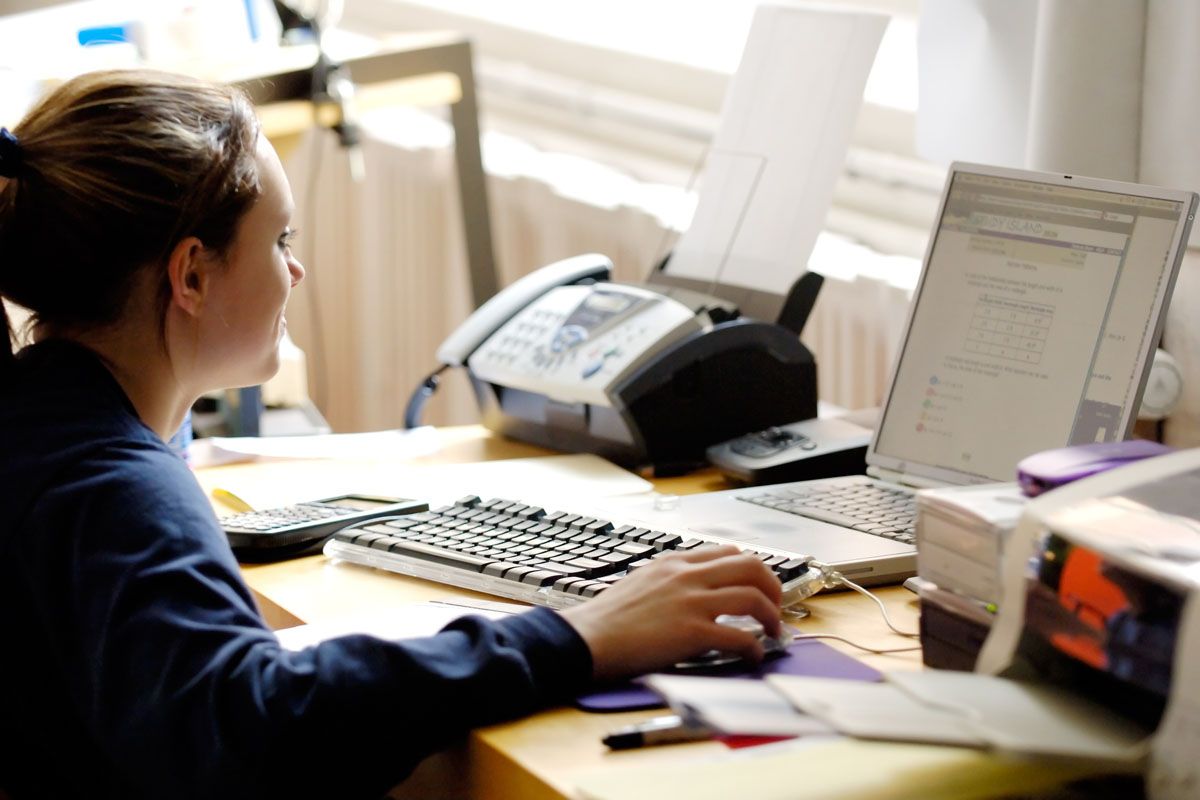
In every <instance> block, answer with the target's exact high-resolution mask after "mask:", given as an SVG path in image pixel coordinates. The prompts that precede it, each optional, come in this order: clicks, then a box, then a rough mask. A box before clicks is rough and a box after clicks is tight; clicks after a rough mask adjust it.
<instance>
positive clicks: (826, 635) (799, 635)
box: [792, 633, 921, 655]
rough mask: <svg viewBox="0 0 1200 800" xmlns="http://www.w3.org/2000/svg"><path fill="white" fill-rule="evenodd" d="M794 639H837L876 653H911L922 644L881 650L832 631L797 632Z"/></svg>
mask: <svg viewBox="0 0 1200 800" xmlns="http://www.w3.org/2000/svg"><path fill="white" fill-rule="evenodd" d="M792 639H836V640H837V641H839V642H842V643H843V644H848V645H850V646H851V647H857V648H858V649H859V650H865V651H867V652H868V653H875V654H876V655H888V654H890V653H911V652H913V651H915V650H920V649H921V648H920V646H917V647H891V648H885V649H882V650H879V649H877V648H874V647H867V646H866V645H862V644H858V643H857V642H852V641H850V640H849V639H847V638H846V637H844V636H838V635H836V634H832V633H797V634H793V635H792Z"/></svg>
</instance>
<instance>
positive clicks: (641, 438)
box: [408, 255, 821, 474]
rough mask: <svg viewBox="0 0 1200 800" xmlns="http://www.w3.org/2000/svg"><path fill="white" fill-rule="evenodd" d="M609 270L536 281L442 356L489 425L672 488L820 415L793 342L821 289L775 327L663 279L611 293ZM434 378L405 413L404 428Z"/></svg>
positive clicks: (602, 261) (808, 285)
mask: <svg viewBox="0 0 1200 800" xmlns="http://www.w3.org/2000/svg"><path fill="white" fill-rule="evenodd" d="M611 269H612V264H611V262H610V261H609V260H608V259H607V258H605V257H604V256H600V255H583V256H576V257H574V258H570V259H566V260H565V261H561V262H557V263H555V264H551V265H549V266H547V267H544V268H542V269H541V270H539V271H537V272H534V273H532V274H530V275H528V276H526V277H524V278H522V279H521V280H519V281H517V282H516V283H514V284H513V285H512V286H510V287H508V288H507V289H505V290H504V291H502V292H501V293H500V294H498V295H496V297H494V298H492V299H491V300H489V301H488V302H487V303H485V304H484V305H483V306H481V307H480V308H479V310H478V311H476V312H475V314H474V315H472V316H471V317H470V318H469V319H468V320H467V321H466V322H465V323H464V324H463V326H462V327H460V328H459V329H458V330H457V331H455V332H454V333H453V334H452V335H451V336H450V337H449V338H448V339H447V340H446V342H445V343H443V345H442V347H441V348H440V349H439V351H438V358H439V361H441V362H442V363H443V364H444V365H448V366H466V367H467V369H468V371H469V374H470V378H471V383H472V386H473V387H474V390H475V394H476V397H477V398H478V401H479V406H480V409H481V412H482V415H483V422H484V424H485V425H487V426H488V427H489V428H491V429H493V430H495V431H498V432H500V433H503V434H505V435H506V436H511V437H513V438H516V439H521V440H524V441H529V442H534V443H536V444H541V445H545V446H547V447H551V448H555V449H559V450H568V451H583V452H592V453H597V454H599V455H602V456H605V457H607V458H609V459H611V460H613V461H616V462H618V463H621V464H625V465H628V466H642V465H649V466H652V467H653V468H654V469H655V471H656V472H657V473H658V474H670V473H673V472H681V471H685V470H687V469H691V468H694V467H696V466H698V465H700V464H703V463H704V452H705V448H706V447H707V446H708V445H711V444H713V443H715V442H720V441H723V440H725V439H728V438H730V437H732V436H737V435H739V434H743V433H746V432H748V431H751V430H757V429H760V428H764V427H767V426H770V425H777V424H783V423H788V422H792V421H795V420H797V419H805V418H809V417H813V416H815V415H816V410H817V408H816V405H817V371H816V364H815V362H814V360H813V357H812V354H811V353H810V352H809V351H808V349H807V348H806V347H805V346H804V345H803V344H802V343H801V342H800V340H799V332H800V328H801V327H802V326H803V322H804V319H805V318H806V317H807V315H808V311H809V310H810V309H811V307H812V304H813V302H814V301H815V298H816V293H817V290H818V288H819V286H820V281H821V278H820V276H819V275H816V274H815V273H809V274H807V275H805V276H804V277H802V278H801V279H800V281H798V282H797V284H796V286H795V288H794V289H793V291H792V293H791V295H790V296H789V297H788V298H787V300H786V301H785V302H783V312H782V313H781V315H780V319H781V322H779V323H775V322H763V321H761V320H758V319H754V318H751V317H747V316H743V315H742V314H741V313H740V312H739V308H738V306H739V303H736V302H733V301H731V300H728V299H723V298H721V297H718V296H717V295H716V294H715V293H708V292H704V291H698V290H697V289H696V287H691V286H687V285H685V283H684V282H682V281H679V280H672V279H670V278H668V277H667V276H665V275H663V273H662V270H661V268H660V269H659V270H658V271H657V272H656V273H655V276H654V277H652V278H651V280H650V281H649V282H648V283H646V284H645V285H631V284H623V283H613V282H609V281H608V278H609V275H610V273H611ZM749 299H750V301H751V302H752V303H753V302H759V301H761V300H762V298H761V297H754V298H749ZM776 307H778V306H776ZM435 376H436V373H435ZM435 376H431V378H430V379H428V380H427V381H426V382H425V384H423V385H422V387H419V389H418V394H417V395H416V396H415V398H416V400H417V402H415V403H410V409H409V414H408V423H409V424H410V425H413V424H416V422H417V417H418V416H419V410H420V398H421V397H422V396H424V395H427V394H429V393H431V392H432V390H433V388H434V386H436V377H435Z"/></svg>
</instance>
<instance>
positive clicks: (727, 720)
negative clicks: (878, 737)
mask: <svg viewBox="0 0 1200 800" xmlns="http://www.w3.org/2000/svg"><path fill="white" fill-rule="evenodd" d="M646 685H648V686H649V687H650V688H651V689H653V690H654V691H655V692H657V693H658V694H659V695H661V696H662V698H663V699H664V700H666V701H667V704H668V705H670V706H671V708H672V709H674V710H675V712H676V713H677V714H679V715H680V716H683V717H684V718H685V719H693V720H695V721H696V722H699V723H700V724H702V725H704V726H705V727H707V728H710V729H711V730H714V731H716V732H718V733H724V734H740V735H746V736H812V735H831V734H833V733H834V731H833V729H832V728H831V727H829V725H828V724H826V723H824V722H822V721H821V720H819V719H817V718H816V717H813V716H809V715H808V714H801V713H799V712H797V711H796V710H795V709H794V708H792V706H791V705H790V704H789V703H788V702H787V700H785V699H784V698H783V696H782V695H781V694H779V693H778V692H776V691H775V690H774V689H772V688H771V686H770V685H769V684H768V683H766V682H765V681H759V680H746V679H741V680H739V679H737V678H703V677H697V676H689V675H651V676H650V677H648V678H646Z"/></svg>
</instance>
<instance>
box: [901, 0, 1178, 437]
mask: <svg viewBox="0 0 1200 800" xmlns="http://www.w3.org/2000/svg"><path fill="white" fill-rule="evenodd" d="M919 37H920V39H919V70H920V109H919V111H918V114H917V148H918V150H919V151H920V152H921V154H922V155H923V156H924V157H926V158H928V159H931V160H933V161H938V162H943V163H949V162H950V161H953V160H964V161H979V162H983V163H991V164H1001V165H1005V166H1014V167H1025V168H1028V169H1038V170H1045V171H1050V172H1064V173H1073V174H1080V175H1091V176H1095V177H1102V178H1113V179H1116V180H1125V181H1137V182H1141V183H1150V184H1157V185H1160V186H1168V187H1171V188H1176V189H1190V190H1193V191H1200V2H1197V1H1196V0H923V3H922V7H921V22H920V28H919ZM1191 246H1192V249H1191V250H1189V252H1188V254H1187V256H1186V257H1185V259H1184V264H1183V268H1182V273H1181V275H1180V278H1179V283H1178V285H1177V288H1176V291H1175V295H1174V297H1173V299H1172V302H1171V307H1170V311H1169V313H1168V317H1167V328H1166V333H1165V335H1164V349H1166V350H1167V351H1168V352H1171V353H1172V354H1173V355H1174V356H1175V357H1176V358H1177V359H1179V360H1180V362H1181V366H1182V369H1183V373H1184V381H1185V387H1184V398H1183V402H1182V403H1181V406H1180V408H1179V410H1178V411H1176V413H1175V414H1173V415H1172V416H1171V418H1170V419H1168V421H1167V424H1166V440H1167V441H1168V443H1172V444H1177V445H1180V446H1198V445H1200V324H1197V323H1196V322H1195V320H1198V319H1200V292H1198V291H1197V289H1198V288H1200V249H1198V248H1200V225H1197V226H1195V227H1193V230H1192V237H1191Z"/></svg>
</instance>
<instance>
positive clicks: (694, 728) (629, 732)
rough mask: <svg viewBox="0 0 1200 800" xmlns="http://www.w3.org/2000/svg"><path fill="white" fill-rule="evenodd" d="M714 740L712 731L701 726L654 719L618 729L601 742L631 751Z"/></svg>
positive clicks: (674, 720) (681, 721)
mask: <svg viewBox="0 0 1200 800" xmlns="http://www.w3.org/2000/svg"><path fill="white" fill-rule="evenodd" d="M710 738H712V731H710V730H709V729H708V728H705V727H702V726H699V725H688V724H687V723H686V722H684V721H683V720H682V719H681V718H680V717H677V716H674V715H672V716H667V717H654V718H652V719H648V720H646V721H645V722H639V723H638V724H636V725H628V726H626V727H624V728H617V729H616V730H615V731H613V732H612V733H609V734H608V735H606V736H605V737H604V738H603V739H602V740H601V741H603V742H604V744H606V745H608V747H610V748H611V749H613V750H630V749H632V748H634V747H647V746H649V745H654V744H673V743H675V742H695V741H698V740H701V739H710Z"/></svg>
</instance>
